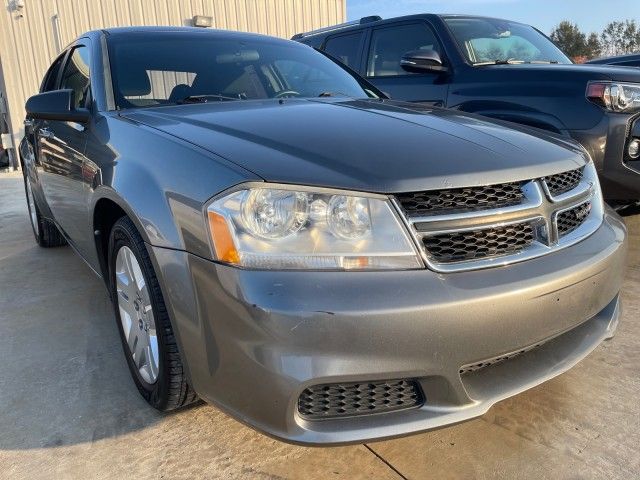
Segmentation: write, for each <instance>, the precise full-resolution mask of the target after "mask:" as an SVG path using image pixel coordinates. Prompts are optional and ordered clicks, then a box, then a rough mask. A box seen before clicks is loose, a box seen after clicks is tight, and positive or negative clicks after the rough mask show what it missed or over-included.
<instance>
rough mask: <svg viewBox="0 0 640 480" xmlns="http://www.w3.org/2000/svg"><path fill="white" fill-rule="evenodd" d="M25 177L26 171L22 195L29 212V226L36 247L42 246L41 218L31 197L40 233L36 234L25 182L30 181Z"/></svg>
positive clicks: (25, 174) (25, 175)
mask: <svg viewBox="0 0 640 480" xmlns="http://www.w3.org/2000/svg"><path fill="white" fill-rule="evenodd" d="M27 175H29V174H28V173H27V172H26V171H25V172H24V175H23V180H24V195H25V200H26V201H27V212H29V225H31V231H32V232H33V236H34V238H35V239H36V243H37V244H38V245H42V221H41V216H40V211H39V210H38V205H37V204H36V198H35V196H34V197H33V205H34V206H35V208H36V211H35V214H36V222H38V230H39V232H40V233H38V232H36V228H35V226H34V225H33V220H32V217H31V215H32V213H33V212H31V205H30V204H29V192H28V190H27V188H28V187H27V182H28V181H30V180H29V179H27ZM31 188H32V195H33V187H31Z"/></svg>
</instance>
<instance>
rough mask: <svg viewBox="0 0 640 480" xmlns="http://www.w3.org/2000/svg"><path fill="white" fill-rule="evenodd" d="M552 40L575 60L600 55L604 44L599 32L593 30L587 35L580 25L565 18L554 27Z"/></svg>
mask: <svg viewBox="0 0 640 480" xmlns="http://www.w3.org/2000/svg"><path fill="white" fill-rule="evenodd" d="M551 40H553V43H555V44H556V45H557V46H558V48H559V49H560V50H562V51H563V52H564V53H565V54H566V55H567V56H569V57H571V58H573V59H574V60H578V61H584V60H587V59H590V58H594V57H599V56H600V55H601V53H602V44H601V42H600V38H599V37H598V34H597V33H595V32H592V33H590V34H589V36H587V35H586V34H585V33H584V32H582V31H581V30H580V28H579V27H578V25H576V24H575V23H571V22H569V21H567V20H563V21H562V22H560V24H559V25H558V26H557V27H556V28H554V29H553V31H552V32H551Z"/></svg>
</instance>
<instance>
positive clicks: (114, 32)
mask: <svg viewBox="0 0 640 480" xmlns="http://www.w3.org/2000/svg"><path fill="white" fill-rule="evenodd" d="M137 34H144V35H150V34H151V35H153V34H162V35H172V34H182V35H183V36H193V37H197V36H202V35H204V36H217V37H220V36H228V37H229V38H235V39H239V40H242V39H244V40H261V39H262V40H267V39H268V40H272V41H281V42H289V40H284V39H282V38H277V37H272V36H269V35H261V34H258V33H248V32H239V31H237V30H222V29H216V28H200V27H174V26H169V25H167V26H136V27H111V28H104V29H101V30H92V31H90V32H87V33H85V34H83V35H81V37H87V36H89V37H90V36H94V35H106V36H107V37H114V38H116V37H124V36H128V35H137Z"/></svg>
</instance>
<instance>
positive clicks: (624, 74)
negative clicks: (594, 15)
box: [474, 63, 640, 82]
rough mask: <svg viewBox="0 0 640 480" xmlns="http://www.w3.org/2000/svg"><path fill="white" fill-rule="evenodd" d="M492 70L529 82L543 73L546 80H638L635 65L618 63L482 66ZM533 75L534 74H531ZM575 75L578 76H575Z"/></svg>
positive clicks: (638, 76)
mask: <svg viewBox="0 0 640 480" xmlns="http://www.w3.org/2000/svg"><path fill="white" fill-rule="evenodd" d="M474 68H486V69H490V70H494V71H501V72H513V73H514V74H518V73H519V76H520V77H522V78H524V79H526V81H529V82H531V81H532V79H540V78H541V77H540V75H542V74H544V75H545V79H546V80H551V79H555V78H560V79H565V78H566V79H576V78H584V79H585V80H604V81H607V80H610V81H615V82H640V71H638V69H637V68H636V67H622V66H619V65H600V64H593V63H582V64H577V63H576V64H570V65H564V64H551V65H549V64H530V63H522V64H513V65H485V66H482V67H474ZM532 75H534V76H532ZM576 75H577V76H578V77H576Z"/></svg>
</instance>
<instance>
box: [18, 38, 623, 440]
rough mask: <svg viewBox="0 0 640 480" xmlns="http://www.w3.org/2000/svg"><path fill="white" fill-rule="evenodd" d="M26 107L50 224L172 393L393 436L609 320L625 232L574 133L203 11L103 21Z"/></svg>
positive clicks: (144, 362) (477, 406)
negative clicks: (427, 90)
mask: <svg viewBox="0 0 640 480" xmlns="http://www.w3.org/2000/svg"><path fill="white" fill-rule="evenodd" d="M26 110H27V118H26V120H25V125H26V128H25V131H26V134H25V139H24V140H23V142H22V143H21V146H20V154H21V159H22V162H23V166H24V169H23V171H24V181H25V190H26V194H27V200H28V204H29V211H30V214H31V222H32V225H33V231H34V234H35V238H36V241H37V242H38V243H39V244H40V245H41V246H42V247H53V246H58V245H63V244H66V243H68V244H69V245H71V246H72V247H73V248H74V249H75V250H76V251H77V252H78V254H79V255H80V256H81V257H82V258H83V259H84V260H85V261H86V262H87V264H88V265H89V266H90V267H91V268H92V269H93V270H94V271H95V272H96V274H97V275H99V276H100V277H102V278H103V279H104V282H105V286H106V287H107V289H108V290H109V292H110V294H111V297H112V300H113V305H114V312H115V319H116V325H117V328H118V329H119V331H120V335H121V338H122V344H123V349H124V353H125V358H126V361H127V363H128V366H129V369H130V370H131V374H132V378H133V381H134V382H135V385H136V387H137V388H138V390H139V391H140V393H141V395H142V396H143V397H144V398H145V399H146V400H147V401H148V402H149V404H150V405H152V406H153V407H155V408H157V409H159V410H163V411H169V410H174V409H178V408H180V407H184V406H186V405H189V404H192V403H194V402H196V401H198V399H204V400H206V401H208V402H211V403H213V404H215V405H217V406H219V407H220V408H222V409H223V410H225V411H226V412H228V413H229V414H231V415H233V416H234V417H236V418H238V419H239V420H241V421H243V422H246V423H248V424H249V425H251V426H253V427H255V428H257V429H259V430H261V431H264V432H266V433H267V434H270V435H273V436H275V437H278V438H280V439H283V440H286V441H290V442H297V443H305V444H307V443H309V444H335V443H347V442H362V441H365V440H369V439H374V438H383V437H392V436H397V435H403V434H407V433H410V432H417V431H421V430H426V429H430V428H435V427H440V426H443V425H447V424H452V423H455V422H460V421H462V420H466V419H470V418H472V417H476V416H478V415H481V414H482V413H484V412H485V411H486V410H487V409H488V408H490V406H491V405H492V404H494V403H495V402H497V401H499V400H502V399H504V398H506V397H509V396H511V395H514V394H516V393H518V392H521V391H523V390H525V389H527V388H530V387H532V386H534V385H536V384H539V383H541V382H543V381H545V380H547V379H549V378H551V377H553V376H555V375H558V374H560V373H562V372H564V371H565V370H567V369H568V368H570V367H571V366H573V365H574V364H575V363H576V362H578V361H579V360H580V359H581V358H583V357H584V356H585V355H587V354H588V353H589V352H590V351H592V350H593V349H594V348H595V347H596V346H597V345H598V344H599V343H600V342H601V341H602V340H604V339H606V338H609V337H611V336H612V335H613V334H614V331H615V328H616V324H617V321H618V316H619V312H620V295H619V292H620V286H621V282H622V277H623V269H624V265H625V256H626V232H625V228H624V225H623V223H622V222H621V220H620V219H619V217H618V216H617V215H616V214H615V213H613V212H612V211H611V210H610V209H609V208H608V207H606V206H605V204H604V203H603V201H602V196H601V192H600V187H599V184H598V178H597V175H596V171H595V169H594V166H593V163H592V162H591V160H590V158H589V155H588V154H587V153H586V152H585V150H584V149H583V148H582V147H580V146H579V145H577V144H576V143H574V142H572V141H571V140H567V139H564V138H562V137H559V136H555V135H553V134H549V133H545V132H542V131H538V130H530V129H527V128H526V127H518V126H513V125H510V124H505V123H501V122H499V121H493V120H487V119H481V118H478V117H475V116H473V115H468V114H463V113H460V112H456V111H449V110H441V109H434V108H432V107H429V106H424V105H417V104H406V103H402V102H395V101H393V100H390V99H387V98H385V96H384V95H383V94H382V93H381V92H379V91H378V90H377V89H376V88H375V87H373V86H372V85H370V84H369V83H367V82H366V81H365V80H363V79H362V78H360V77H358V76H357V75H355V74H354V73H353V72H351V71H350V70H348V69H347V68H346V67H343V66H340V65H339V64H338V63H337V62H336V61H334V60H332V59H330V58H328V57H326V56H324V55H323V54H321V53H318V52H316V51H314V50H313V49H311V48H310V47H308V46H306V45H302V44H298V43H294V42H289V41H285V40H279V39H274V38H269V37H263V36H258V35H251V34H245V33H237V32H224V31H215V30H202V29H189V28H128V29H109V30H103V31H93V32H89V33H87V34H85V35H83V36H82V37H81V38H79V39H78V40H77V41H75V42H74V43H72V44H71V45H70V46H69V47H68V48H67V49H66V50H65V51H64V52H63V53H62V54H61V55H60V56H59V57H58V58H57V59H56V60H55V61H54V62H53V64H52V66H51V68H50V69H49V71H48V72H47V73H46V75H45V77H44V80H43V82H42V87H41V92H40V94H38V95H35V96H34V97H32V98H31V99H29V101H28V102H27V105H26Z"/></svg>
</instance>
